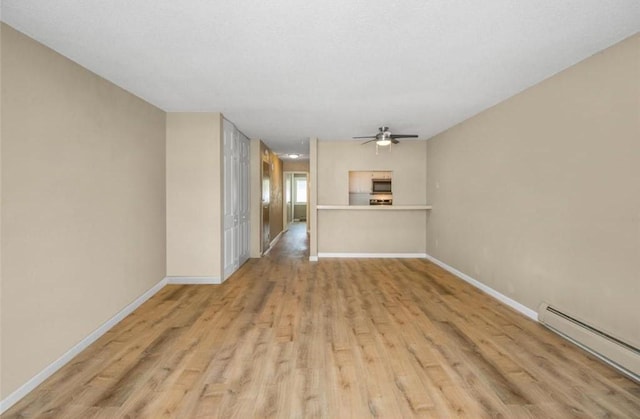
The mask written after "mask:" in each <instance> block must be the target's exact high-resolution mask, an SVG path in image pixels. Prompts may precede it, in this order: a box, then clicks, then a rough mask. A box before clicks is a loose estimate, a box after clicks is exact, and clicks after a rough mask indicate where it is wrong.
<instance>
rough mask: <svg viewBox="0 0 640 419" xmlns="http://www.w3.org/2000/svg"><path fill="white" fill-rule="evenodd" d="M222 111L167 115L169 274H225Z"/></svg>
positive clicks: (201, 275)
mask: <svg viewBox="0 0 640 419" xmlns="http://www.w3.org/2000/svg"><path fill="white" fill-rule="evenodd" d="M221 129H222V115H221V114H220V113H168V114H167V203H166V205H167V276H179V277H180V276H195V277H214V278H221V276H222V274H221V272H222V262H221V254H222V249H221V246H222V234H221V231H222V224H221V223H222V221H221V219H222V216H221V201H222V185H221V179H222V172H221V166H222V160H221V159H222V157H221V147H222V145H221Z"/></svg>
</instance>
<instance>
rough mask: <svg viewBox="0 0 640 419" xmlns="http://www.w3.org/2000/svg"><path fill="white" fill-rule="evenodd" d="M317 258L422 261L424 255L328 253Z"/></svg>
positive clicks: (425, 255) (321, 253)
mask: <svg viewBox="0 0 640 419" xmlns="http://www.w3.org/2000/svg"><path fill="white" fill-rule="evenodd" d="M318 257H319V258H403V259H423V258H426V257H427V254H426V253H330V252H319V253H318Z"/></svg>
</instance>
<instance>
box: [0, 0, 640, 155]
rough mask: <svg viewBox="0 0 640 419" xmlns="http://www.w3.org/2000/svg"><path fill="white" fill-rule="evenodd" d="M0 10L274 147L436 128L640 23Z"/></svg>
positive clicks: (570, 9) (402, 11)
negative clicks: (221, 115) (386, 130)
mask: <svg viewBox="0 0 640 419" xmlns="http://www.w3.org/2000/svg"><path fill="white" fill-rule="evenodd" d="M2 20H3V21H5V22H7V23H8V24H10V25H11V26H13V27H14V28H16V29H18V30H20V31H22V32H24V33H26V34H27V35H29V36H31V37H32V38H35V39H36V40H38V41H40V42H42V43H43V44H45V45H47V46H49V47H51V48H53V49H54V50H56V51H58V52H60V53H61V54H63V55H65V56H67V57H69V58H70V59H72V60H74V61H76V62H78V63H79V64H81V65H83V66H84V67H86V68H88V69H90V70H91V71H93V72H95V73H97V74H99V75H101V76H103V77H105V78H106V79H108V80H111V81H112V82H114V83H115V84H117V85H119V86H121V87H123V88H125V89H127V90H129V91H130V92H132V93H134V94H136V95H138V96H140V97H142V98H143V99H145V100H147V101H149V102H151V103H153V104H154V105H156V106H158V107H160V108H162V109H164V110H166V111H220V112H223V113H224V114H225V116H226V117H227V118H229V119H230V120H231V121H233V122H234V123H236V125H237V126H238V127H239V128H240V129H241V130H242V131H243V132H244V133H245V134H247V135H248V136H250V137H255V138H262V139H263V140H264V141H265V142H266V143H267V144H268V145H269V146H270V147H271V148H272V149H273V150H274V151H276V152H289V151H290V152H301V153H307V152H308V151H307V150H308V138H309V137H319V138H323V139H347V138H350V137H351V136H356V135H369V134H375V132H376V131H377V127H378V126H380V125H383V124H385V125H389V126H390V127H391V129H392V131H393V132H396V133H408V134H412V133H417V134H419V135H420V137H421V138H429V137H431V136H433V135H435V134H437V133H438V132H441V131H443V130H445V129H447V128H449V127H451V126H452V125H454V124H456V123H458V122H461V121H463V120H464V119H466V118H468V117H470V116H472V115H474V114H476V113H478V112H480V111H482V110H483V109H486V108H487V107H489V106H492V105H494V104H496V103H498V102H500V101H502V100H504V99H506V98H508V97H509V96H512V95H514V94H516V93H518V92H519V91H521V90H523V89H525V88H527V87H529V86H531V85H533V84H535V83H537V82H539V81H541V80H543V79H545V78H547V77H549V76H550V75H552V74H554V73H557V72H558V71H560V70H562V69H564V68H566V67H569V66H571V65H572V64H575V63H576V62H578V61H580V60H582V59H584V58H586V57H588V56H590V55H592V54H594V53H596V52H597V51H600V50H602V49H604V48H606V47H608V46H610V45H612V44H614V43H616V42H618V41H620V40H622V39H624V38H626V37H628V36H630V35H632V34H634V33H636V32H637V31H639V30H640V1H638V0H608V1H603V0H538V1H525V0H521V1H516V0H486V1H473V0H466V1H462V0H432V1H425V0H402V1H401V0H366V1H365V0H357V1H344V0H325V1H318V0H316V1H313V0H311V1H297V2H296V1H293V0H270V1H265V0H218V1H210V0H185V1H176V0H136V1H131V0H110V1H105V0H49V1H42V0H3V1H2Z"/></svg>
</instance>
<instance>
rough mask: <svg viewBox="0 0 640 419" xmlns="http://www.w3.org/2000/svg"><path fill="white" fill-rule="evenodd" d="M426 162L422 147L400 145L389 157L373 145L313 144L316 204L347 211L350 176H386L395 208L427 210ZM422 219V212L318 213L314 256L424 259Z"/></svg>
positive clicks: (419, 144) (418, 143)
mask: <svg viewBox="0 0 640 419" xmlns="http://www.w3.org/2000/svg"><path fill="white" fill-rule="evenodd" d="M426 162H427V144H426V142H425V141H402V142H401V143H400V144H398V145H393V146H391V150H390V151H389V148H388V147H384V148H380V149H379V151H378V154H376V147H375V144H367V145H362V144H361V143H360V142H357V141H318V142H317V203H318V205H348V204H349V172H350V171H390V172H392V177H393V204H394V205H426V204H427V202H426V201H427V198H426V190H427V187H426V182H427V167H426V166H427V165H426ZM312 176H313V173H312ZM311 210H312V211H313V210H314V207H313V206H312V207H311ZM312 216H313V215H312ZM426 217H427V213H426V211H424V210H420V211H410V212H395V211H394V212H384V213H383V212H380V211H373V212H367V213H366V214H365V213H363V212H362V211H352V210H344V211H335V210H331V211H328V210H318V211H317V229H318V230H317V251H318V253H336V252H337V253H420V254H423V253H424V252H425V251H426V238H425V235H424V232H425V229H426ZM312 242H314V240H313V238H312ZM312 256H313V253H312Z"/></svg>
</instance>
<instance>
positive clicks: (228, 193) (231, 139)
mask: <svg viewBox="0 0 640 419" xmlns="http://www.w3.org/2000/svg"><path fill="white" fill-rule="evenodd" d="M222 132H223V137H224V138H223V153H224V159H223V164H224V171H223V177H224V179H223V185H224V194H223V220H224V232H223V251H222V254H223V267H224V279H227V278H228V277H229V276H230V275H231V274H232V273H233V272H235V271H236V269H238V267H239V252H238V225H239V221H240V220H239V211H238V208H239V205H238V197H239V194H238V185H239V179H238V173H239V170H238V166H239V153H238V142H239V139H238V132H237V130H236V128H235V127H234V126H233V124H232V123H230V122H229V121H227V120H226V119H225V120H224V121H223V125H222Z"/></svg>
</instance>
